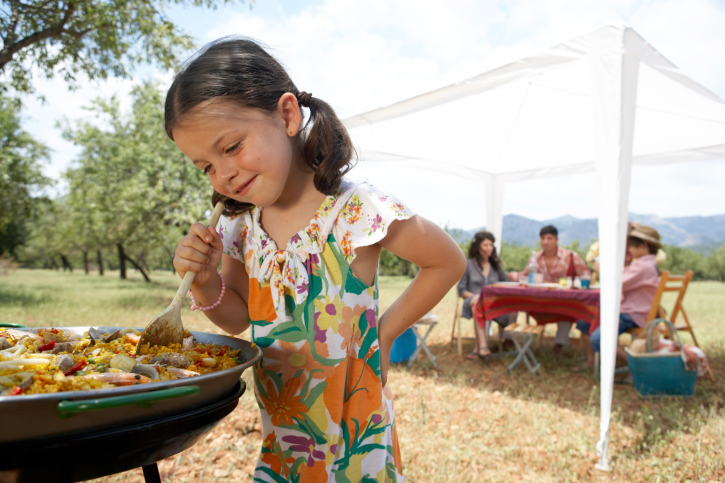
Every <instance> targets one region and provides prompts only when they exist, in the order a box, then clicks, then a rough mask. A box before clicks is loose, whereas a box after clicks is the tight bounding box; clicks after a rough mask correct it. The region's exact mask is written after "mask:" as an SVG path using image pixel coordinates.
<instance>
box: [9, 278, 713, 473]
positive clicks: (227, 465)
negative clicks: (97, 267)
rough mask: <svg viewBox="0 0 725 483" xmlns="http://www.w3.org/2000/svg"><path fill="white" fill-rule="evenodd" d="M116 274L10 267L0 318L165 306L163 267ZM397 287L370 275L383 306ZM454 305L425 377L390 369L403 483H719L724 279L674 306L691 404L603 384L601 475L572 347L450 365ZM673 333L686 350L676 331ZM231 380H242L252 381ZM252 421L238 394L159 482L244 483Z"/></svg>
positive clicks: (588, 381) (468, 328)
mask: <svg viewBox="0 0 725 483" xmlns="http://www.w3.org/2000/svg"><path fill="white" fill-rule="evenodd" d="M129 277H130V278H129V279H128V280H120V279H119V278H118V273H117V272H112V271H111V272H106V274H105V275H104V276H102V277H101V276H99V275H98V274H97V273H91V274H90V275H86V274H85V273H83V272H81V271H74V272H73V273H69V272H56V271H48V270H17V271H15V272H12V273H10V274H9V275H8V276H5V277H0V322H13V323H21V324H25V325H28V326H30V327H41V326H51V325H52V326H87V325H106V326H134V327H143V326H145V325H146V324H147V323H148V322H149V321H150V320H151V319H152V318H153V317H154V316H155V315H156V314H158V313H159V312H160V311H161V310H163V309H164V308H165V307H166V306H167V305H168V304H169V303H170V301H171V299H172V297H173V294H174V293H175V291H176V289H177V288H178V283H179V279H178V278H177V277H175V276H174V275H172V274H171V273H169V272H154V273H153V274H152V275H151V278H152V282H151V283H145V282H144V281H143V279H142V278H141V276H140V275H139V274H137V273H135V272H130V273H129ZM409 281H410V279H408V278H403V277H382V278H381V279H380V292H381V308H382V309H383V310H384V309H385V308H386V307H387V306H389V305H390V304H391V303H392V302H393V300H395V298H396V297H397V296H398V295H399V294H400V293H401V292H402V291H403V290H404V289H405V287H406V286H407V284H408V283H409ZM455 302H456V294H455V292H454V291H451V292H450V293H449V294H448V295H447V296H446V297H445V299H444V300H443V301H442V302H441V303H440V304H439V305H438V306H437V307H436V308H435V310H434V313H435V314H436V315H437V316H438V318H439V320H440V322H439V324H438V325H437V327H436V328H435V329H434V330H433V332H432V334H431V336H430V337H429V339H428V345H429V347H430V348H431V350H432V351H433V353H434V355H435V357H436V358H437V361H438V368H437V369H435V368H434V367H433V365H432V364H431V362H430V361H429V360H428V358H427V356H426V355H425V354H421V356H420V358H419V359H418V361H416V362H415V364H414V365H413V367H412V369H411V370H407V369H406V368H405V365H404V364H400V365H394V366H393V367H392V368H391V373H390V376H389V384H390V386H391V387H392V389H393V392H394V394H395V409H396V417H397V421H398V423H397V424H398V432H399V437H400V444H401V452H402V456H403V464H404V475H405V476H406V480H407V481H418V482H448V481H450V482H467V481H503V480H524V481H544V482H546V481H698V482H699V481H702V482H705V481H707V482H709V481H724V479H725V467H724V462H725V409H723V403H724V402H725V285H724V284H720V283H716V282H694V283H692V284H691V285H690V288H689V290H688V293H687V295H686V297H685V301H684V307H685V309H686V311H687V313H688V315H689V317H690V320H691V322H692V324H693V326H694V328H695V333H696V335H697V337H698V342H699V343H700V345H701V346H702V347H703V349H704V350H705V352H706V353H707V354H708V357H709V359H710V364H711V366H712V368H713V372H714V375H715V381H714V382H713V381H710V380H709V379H708V378H701V379H698V382H697V386H696V394H695V397H693V398H659V399H642V398H640V397H638V396H637V394H636V392H635V391H634V388H633V387H632V386H629V385H616V386H615V390H614V403H613V408H614V411H613V415H612V425H611V439H610V447H609V448H610V449H609V452H610V458H611V464H612V467H613V469H612V472H611V473H602V472H600V471H598V470H595V469H594V464H595V463H596V461H597V457H596V453H595V450H594V445H595V443H596V442H597V439H598V437H599V384H598V381H597V378H596V377H595V376H594V375H592V374H575V373H573V372H572V371H571V368H572V367H573V366H575V365H579V364H581V362H582V361H583V358H584V351H583V350H578V348H577V343H576V342H574V343H573V345H572V346H570V347H569V350H568V352H565V354H564V357H563V358H561V359H555V358H553V357H552V356H551V341H550V340H548V339H545V340H544V342H543V343H542V344H541V346H540V348H538V349H537V350H536V351H535V352H536V357H537V358H538V359H539V361H540V362H541V363H542V370H541V371H540V373H539V375H538V376H536V377H532V376H531V375H530V374H529V372H528V371H527V370H526V368H525V366H524V365H523V364H521V365H520V366H518V367H517V368H516V369H515V370H514V371H513V372H511V373H507V372H506V366H507V365H508V364H509V363H510V361H511V359H510V358H500V359H492V360H489V361H486V362H481V361H469V360H466V359H465V354H467V353H468V352H469V351H470V350H471V342H467V343H466V342H464V347H463V355H460V356H459V355H458V354H457V352H456V347H455V344H451V343H450V340H451V328H452V320H453V314H454V310H455ZM671 304H672V301H671V300H668V301H667V302H666V303H665V304H664V305H665V306H666V307H669V306H671ZM182 319H183V321H184V325H185V326H186V327H187V328H189V329H191V330H199V331H206V332H217V333H220V332H219V331H218V330H217V329H216V327H215V326H213V325H212V324H211V323H210V322H208V321H207V320H206V319H205V317H204V316H203V314H201V313H199V312H190V311H189V310H188V304H186V307H185V308H184V309H183V310H182ZM464 329H465V332H466V334H467V335H472V333H473V329H472V325H471V322H470V321H467V320H464ZM553 331H554V327H553V326H551V327H549V328H547V333H551V334H553ZM572 335H573V336H575V335H576V334H575V333H574V332H573V333H572ZM245 336H247V334H244V335H242V337H245ZM682 337H683V342H686V343H689V342H691V340H690V338H689V336H688V335H687V334H685V335H683V336H682ZM494 339H496V338H495V337H494ZM626 340H628V336H622V338H621V341H622V342H623V343H624V342H625V341H626ZM244 378H245V380H247V381H248V382H249V381H250V380H251V372H249V371H247V372H246V373H245V375H244ZM248 387H250V388H251V387H252V386H251V384H248ZM258 413H259V410H258V408H257V405H256V402H255V400H254V396H253V394H252V391H251V389H250V390H249V391H247V393H245V394H244V396H242V398H241V399H240V402H239V406H238V407H237V409H236V410H235V411H234V412H233V413H232V414H231V415H230V416H229V417H227V418H226V419H224V420H223V421H222V422H221V423H219V424H218V425H217V426H216V427H215V428H214V430H213V431H211V433H210V434H209V435H208V436H207V437H206V438H205V439H204V440H203V441H200V442H199V443H198V444H197V445H196V446H194V447H192V448H191V449H189V450H187V451H186V452H184V453H182V454H179V455H176V456H174V457H171V458H169V459H167V460H164V461H162V462H160V463H159V469H160V471H161V475H162V479H163V480H164V481H169V482H199V481H203V482H206V481H209V482H212V481H252V478H251V474H252V472H253V469H254V465H255V462H256V459H257V454H258V451H259V448H260V446H261V439H262V438H261V426H260V422H259V421H260V420H259V416H258ZM98 481H123V482H131V481H134V482H141V481H143V475H142V472H141V470H140V469H137V470H133V471H129V472H126V473H122V474H119V475H113V476H109V477H106V478H104V479H101V480H98Z"/></svg>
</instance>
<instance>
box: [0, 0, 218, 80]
mask: <svg viewBox="0 0 725 483" xmlns="http://www.w3.org/2000/svg"><path fill="white" fill-rule="evenodd" d="M227 3H231V0H77V1H73V2H61V1H43V2H38V1H30V2H25V1H21V0H5V1H4V2H3V5H4V6H3V8H2V9H0V36H2V40H3V47H2V49H1V50H0V74H2V76H3V77H5V78H6V79H8V80H5V81H4V82H2V83H0V86H4V88H7V87H13V88H14V89H16V90H17V91H19V92H32V91H33V88H32V83H31V79H32V75H31V67H33V68H35V69H39V70H40V71H41V72H43V73H44V74H45V76H46V77H48V78H50V77H54V76H56V75H60V76H62V77H63V78H64V79H65V80H66V81H68V82H69V83H70V84H71V86H72V85H73V84H74V83H75V81H76V78H77V76H78V75H79V74H83V75H85V76H87V77H88V78H89V79H98V78H100V79H105V78H106V77H108V75H109V74H111V75H114V76H120V77H127V76H128V74H129V70H130V69H131V68H133V67H134V66H135V65H138V64H141V63H157V64H159V65H160V66H161V67H163V68H166V69H168V68H173V67H175V66H176V64H177V63H178V59H179V58H180V56H181V55H183V54H184V53H185V52H187V51H188V50H189V49H191V48H192V47H193V46H194V43H193V39H192V38H191V37H190V36H189V35H187V34H184V33H183V32H181V31H180V30H179V28H178V27H177V26H176V25H174V23H173V22H171V21H170V20H169V18H168V16H167V15H166V12H165V10H166V8H167V7H169V6H173V5H194V6H203V7H207V8H212V9H213V8H216V7H217V6H218V5H220V4H221V5H223V4H227ZM2 89H3V87H0V91H1V90H2Z"/></svg>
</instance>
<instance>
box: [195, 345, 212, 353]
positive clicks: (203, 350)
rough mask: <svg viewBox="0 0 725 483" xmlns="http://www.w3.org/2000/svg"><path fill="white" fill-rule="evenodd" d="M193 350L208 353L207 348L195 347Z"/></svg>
mask: <svg viewBox="0 0 725 483" xmlns="http://www.w3.org/2000/svg"><path fill="white" fill-rule="evenodd" d="M194 350H195V351H196V352H203V353H204V354H209V349H204V348H203V347H195V348H194Z"/></svg>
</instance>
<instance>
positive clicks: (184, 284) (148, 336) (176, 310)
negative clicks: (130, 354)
mask: <svg viewBox="0 0 725 483" xmlns="http://www.w3.org/2000/svg"><path fill="white" fill-rule="evenodd" d="M222 211H224V203H223V202H221V201H220V202H218V203H217V204H216V206H215V207H214V211H213V212H212V214H211V218H209V226H216V224H217V222H218V221H219V217H220V216H221V214H222ZM195 276H196V272H186V273H185V274H184V278H183V279H182V281H181V286H179V290H178V291H177V292H176V295H175V296H174V300H172V301H171V305H169V306H168V307H167V308H166V310H164V311H163V312H161V313H160V314H159V315H157V316H156V317H154V318H153V320H151V322H150V323H149V325H147V326H146V329H144V331H143V334H141V338H140V339H139V341H138V344H137V345H136V353H137V354H138V353H140V350H141V346H143V345H144V344H149V346H154V345H158V346H168V345H169V344H181V343H182V342H183V341H184V326H183V325H182V324H181V303H182V302H183V300H184V297H186V293H187V292H188V291H189V287H191V282H193V281H194V277H195Z"/></svg>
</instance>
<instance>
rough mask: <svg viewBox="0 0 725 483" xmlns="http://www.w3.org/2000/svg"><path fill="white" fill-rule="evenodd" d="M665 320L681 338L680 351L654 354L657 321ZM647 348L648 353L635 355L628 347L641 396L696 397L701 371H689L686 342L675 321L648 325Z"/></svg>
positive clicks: (672, 336)
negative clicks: (696, 385)
mask: <svg viewBox="0 0 725 483" xmlns="http://www.w3.org/2000/svg"><path fill="white" fill-rule="evenodd" d="M660 323H665V324H667V326H668V327H669V329H670V338H671V339H672V340H675V339H674V338H675V337H676V338H677V340H676V342H677V346H678V347H679V348H680V352H670V353H664V354H652V353H651V351H652V339H651V338H652V330H653V329H654V327H655V326H656V325H657V324H660ZM646 331H647V351H648V353H645V354H634V353H632V352H630V351H629V349H625V350H626V352H627V359H628V360H629V369H630V371H631V372H632V379H634V388H635V389H636V390H637V392H638V393H639V395H640V396H643V397H657V396H693V395H694V394H695V382H696V380H697V371H688V370H687V366H686V365H685V363H684V361H683V360H682V355H681V352H682V343H681V342H680V336H679V334H677V330H676V329H675V327H674V326H673V325H672V322H670V321H669V320H665V319H655V320H653V321H652V322H650V323H649V324H647V328H646Z"/></svg>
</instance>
